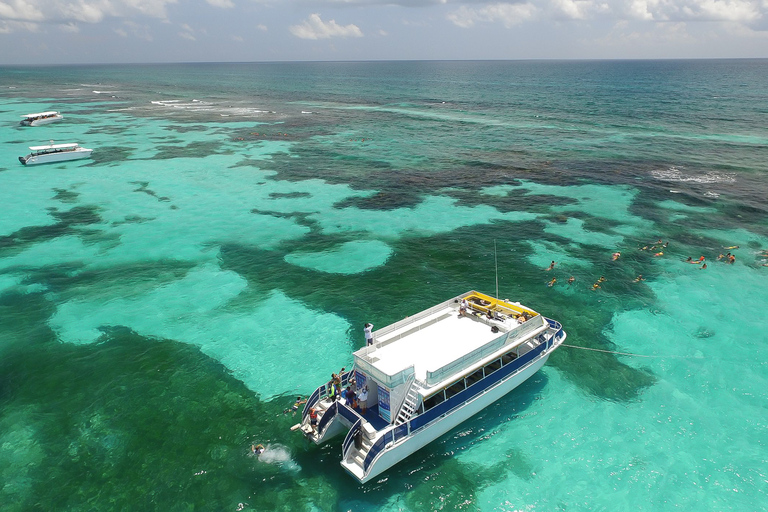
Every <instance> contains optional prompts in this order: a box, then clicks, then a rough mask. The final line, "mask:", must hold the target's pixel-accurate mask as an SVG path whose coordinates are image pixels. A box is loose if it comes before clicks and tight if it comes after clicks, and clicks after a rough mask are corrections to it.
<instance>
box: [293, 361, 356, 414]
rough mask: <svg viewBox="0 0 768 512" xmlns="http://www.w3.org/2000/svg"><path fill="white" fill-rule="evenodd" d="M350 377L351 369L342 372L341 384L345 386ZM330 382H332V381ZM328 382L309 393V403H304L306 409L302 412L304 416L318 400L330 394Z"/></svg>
mask: <svg viewBox="0 0 768 512" xmlns="http://www.w3.org/2000/svg"><path fill="white" fill-rule="evenodd" d="M350 378H352V371H351V370H350V371H348V372H347V373H344V374H342V375H341V386H342V387H345V386H346V385H347V384H348V383H349V379H350ZM328 384H330V382H329V383H328ZM328 384H322V385H320V386H318V388H317V389H316V390H315V391H314V392H313V393H312V394H311V395H309V398H307V403H305V404H304V410H303V411H302V413H301V417H302V418H304V417H305V416H306V415H307V414H309V410H310V409H311V408H313V407H314V406H315V405H317V402H319V401H320V400H322V399H323V398H325V397H327V396H328Z"/></svg>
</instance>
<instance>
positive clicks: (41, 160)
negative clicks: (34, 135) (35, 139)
mask: <svg viewBox="0 0 768 512" xmlns="http://www.w3.org/2000/svg"><path fill="white" fill-rule="evenodd" d="M51 142H53V141H51ZM29 150H30V151H31V153H30V154H28V155H27V156H20V157H19V161H20V162H21V163H23V164H24V165H35V164H47V163H52V162H63V161H65V160H79V159H81V158H89V157H90V156H91V153H92V152H93V150H92V149H88V148H83V147H80V145H79V144H77V143H75V142H71V143H68V144H49V145H47V146H30V147H29Z"/></svg>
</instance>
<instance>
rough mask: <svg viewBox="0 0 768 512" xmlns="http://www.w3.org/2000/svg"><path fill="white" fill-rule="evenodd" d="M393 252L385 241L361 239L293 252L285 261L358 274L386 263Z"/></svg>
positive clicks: (325, 270) (333, 272)
mask: <svg viewBox="0 0 768 512" xmlns="http://www.w3.org/2000/svg"><path fill="white" fill-rule="evenodd" d="M392 252H393V251H392V248H391V247H389V246H388V245H387V244H385V243H384V242H380V241H378V240H359V241H354V242H347V243H344V244H341V245H339V246H337V247H335V248H334V249H331V250H328V251H321V252H298V253H291V254H288V255H286V256H285V261H287V262H288V263H291V264H292V265H297V266H300V267H304V268H310V269H313V270H318V271H320V272H327V273H330V274H358V273H361V272H365V271H368V270H371V269H373V268H376V267H379V266H381V265H384V264H385V263H386V262H387V260H388V259H389V257H390V256H391V255H392Z"/></svg>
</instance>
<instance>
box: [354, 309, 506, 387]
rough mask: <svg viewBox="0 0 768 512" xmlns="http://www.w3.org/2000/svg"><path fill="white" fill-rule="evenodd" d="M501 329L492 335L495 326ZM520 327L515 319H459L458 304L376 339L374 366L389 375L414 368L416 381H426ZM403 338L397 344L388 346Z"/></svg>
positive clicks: (372, 354) (371, 353)
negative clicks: (460, 359) (429, 374)
mask: <svg viewBox="0 0 768 512" xmlns="http://www.w3.org/2000/svg"><path fill="white" fill-rule="evenodd" d="M493 325H495V326H497V327H499V332H492V331H491V327H492V326H493ZM517 326H518V323H517V321H515V320H514V319H509V320H507V322H506V323H504V322H501V321H495V320H488V319H485V318H479V317H476V316H472V315H468V316H459V314H458V305H456V306H446V307H444V308H442V309H440V310H438V311H437V312H435V313H433V314H431V315H429V316H427V317H424V318H420V319H419V320H417V321H415V322H413V323H409V324H406V325H404V326H402V327H401V328H399V329H397V330H396V331H392V332H388V333H387V334H386V336H381V337H376V342H377V343H381V344H382V345H383V346H377V347H376V348H375V350H373V351H371V352H370V353H369V356H370V357H371V358H372V359H373V360H375V362H374V363H373V365H374V366H375V367H376V368H378V369H379V370H381V371H382V372H384V373H386V374H388V375H394V374H395V373H397V372H399V371H400V370H403V369H404V368H407V367H409V366H411V365H414V370H415V374H416V378H417V379H419V380H421V381H425V380H426V377H427V372H428V371H435V370H437V369H439V368H442V367H443V366H445V365H447V364H449V363H451V362H453V361H455V360H457V359H459V358H461V357H462V356H464V355H466V354H468V353H469V352H472V351H473V350H475V349H478V348H480V347H482V346H483V345H485V344H487V343H488V342H490V341H492V340H494V339H496V338H498V337H499V336H501V335H502V334H503V333H504V332H506V331H509V330H510V329H512V328H515V327H517ZM399 336H402V337H401V338H400V339H398V340H397V341H394V342H390V343H387V341H389V340H392V339H394V338H397V337H399Z"/></svg>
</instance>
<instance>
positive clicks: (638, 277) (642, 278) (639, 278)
mask: <svg viewBox="0 0 768 512" xmlns="http://www.w3.org/2000/svg"><path fill="white" fill-rule="evenodd" d="M640 281H645V278H644V277H643V274H640V275H639V276H637V277H636V278H635V282H636V283H639V282H640Z"/></svg>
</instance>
